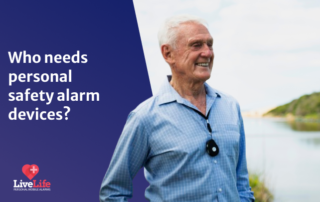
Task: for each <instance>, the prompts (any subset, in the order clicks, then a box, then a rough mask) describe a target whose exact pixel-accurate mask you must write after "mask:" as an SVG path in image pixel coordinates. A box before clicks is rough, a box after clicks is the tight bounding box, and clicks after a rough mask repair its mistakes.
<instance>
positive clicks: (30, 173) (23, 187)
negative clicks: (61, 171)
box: [13, 164, 51, 191]
mask: <svg viewBox="0 0 320 202" xmlns="http://www.w3.org/2000/svg"><path fill="white" fill-rule="evenodd" d="M22 173H23V174H25V176H27V178H28V179H29V180H32V179H33V178H34V176H36V175H37V174H38V173H39V167H38V166H37V165H36V164H32V165H29V164H26V165H24V166H23V167H22ZM50 187H51V183H50V182H48V181H47V180H32V181H26V182H25V181H23V180H20V181H18V180H13V190H14V191H51V188H50Z"/></svg>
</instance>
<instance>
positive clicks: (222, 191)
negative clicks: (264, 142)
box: [100, 81, 254, 202]
mask: <svg viewBox="0 0 320 202" xmlns="http://www.w3.org/2000/svg"><path fill="white" fill-rule="evenodd" d="M205 89H206V93H207V95H206V115H208V112H209V111H210V114H209V118H208V121H209V123H210V125H211V128H212V133H211V134H210V133H209V131H208V129H207V121H206V119H205V118H204V117H202V116H201V115H199V114H198V113H197V112H195V111H194V110H193V109H195V110H198V109H197V108H196V107H195V106H194V105H193V104H191V103H190V102H189V101H188V100H186V99H184V98H182V97H181V96H180V95H179V94H178V93H177V92H176V91H175V90H174V89H173V88H172V87H171V85H170V84H169V82H168V81H166V82H165V83H164V85H163V86H162V87H161V89H160V92H159V93H158V94H157V95H156V96H153V97H152V98H149V99H148V100H146V101H144V102H143V103H141V104H140V105H139V106H138V107H137V108H136V109H134V110H133V111H132V112H131V113H130V114H129V117H128V119H127V122H126V125H125V127H124V129H123V132H122V134H121V137H120V139H119V142H118V144H117V147H116V149H115V151H114V154H113V157H112V160H111V162H110V166H109V169H108V171H107V173H106V175H105V177H104V179H103V182H102V186H101V190H100V201H101V202H102V201H103V202H106V201H110V202H111V201H114V202H122V201H127V198H131V197H132V179H133V177H134V176H135V175H136V173H137V172H138V170H139V169H140V168H141V167H144V173H145V177H146V179H147V181H148V182H149V183H150V186H149V187H148V188H147V189H146V192H145V197H146V198H147V199H148V200H149V201H151V202H214V201H218V202H238V201H241V202H244V201H246V202H249V201H250V202H251V201H254V197H253V192H252V191H251V188H250V187H249V181H248V171H247V162H246V146H245V133H244V127H243V121H242V117H241V114H240V109H239V105H238V103H237V101H236V100H235V99H234V98H232V97H230V96H228V95H226V94H224V93H221V92H219V91H217V90H215V89H213V88H211V87H210V86H209V85H207V84H205ZM190 108H192V109H190ZM198 111H199V110H198ZM211 138H213V139H214V141H215V142H216V143H217V145H218V146H219V149H220V151H219V154H218V155H217V156H215V157H211V156H209V155H208V153H207V152H206V148H205V147H206V142H207V141H208V140H210V139H211Z"/></svg>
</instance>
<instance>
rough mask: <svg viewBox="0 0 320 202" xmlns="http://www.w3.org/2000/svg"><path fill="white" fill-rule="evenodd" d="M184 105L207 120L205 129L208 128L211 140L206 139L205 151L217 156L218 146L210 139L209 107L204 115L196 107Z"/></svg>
mask: <svg viewBox="0 0 320 202" xmlns="http://www.w3.org/2000/svg"><path fill="white" fill-rule="evenodd" d="M184 106H186V107H188V108H190V109H192V110H193V111H195V112H197V113H198V114H199V115H200V116H202V117H203V118H204V119H205V120H206V121H207V129H208V131H209V133H210V135H211V140H208V141H207V143H206V152H207V153H208V154H209V155H210V156H212V157H214V156H217V155H218V154H219V147H218V145H217V143H216V142H215V141H214V140H213V139H212V129H211V126H210V123H209V120H208V119H209V115H210V110H211V109H210V110H209V112H208V115H207V116H205V115H203V114H202V113H201V112H199V111H198V110H196V109H193V108H191V107H189V106H187V105H184Z"/></svg>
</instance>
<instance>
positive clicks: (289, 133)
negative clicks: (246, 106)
mask: <svg viewBox="0 0 320 202" xmlns="http://www.w3.org/2000/svg"><path fill="white" fill-rule="evenodd" d="M244 124H245V131H246V143H247V162H248V169H249V172H255V173H260V174H262V175H263V176H264V177H265V179H266V183H267V186H268V187H269V188H270V190H271V192H272V193H273V194H274V196H275V202H298V201H299V202H319V201H320V131H317V130H320V124H319V123H310V124H304V123H292V124H289V123H287V122H286V121H284V120H281V119H267V118H244ZM304 130H306V131H304Z"/></svg>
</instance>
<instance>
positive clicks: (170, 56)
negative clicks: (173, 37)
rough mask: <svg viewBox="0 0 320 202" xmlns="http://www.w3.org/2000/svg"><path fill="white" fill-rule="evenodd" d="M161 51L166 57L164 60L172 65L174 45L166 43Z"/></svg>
mask: <svg viewBox="0 0 320 202" xmlns="http://www.w3.org/2000/svg"><path fill="white" fill-rule="evenodd" d="M161 53H162V56H163V58H164V60H165V61H166V62H167V63H168V64H169V65H172V64H174V62H175V60H174V54H173V48H172V46H170V45H168V44H164V45H162V46H161Z"/></svg>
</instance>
